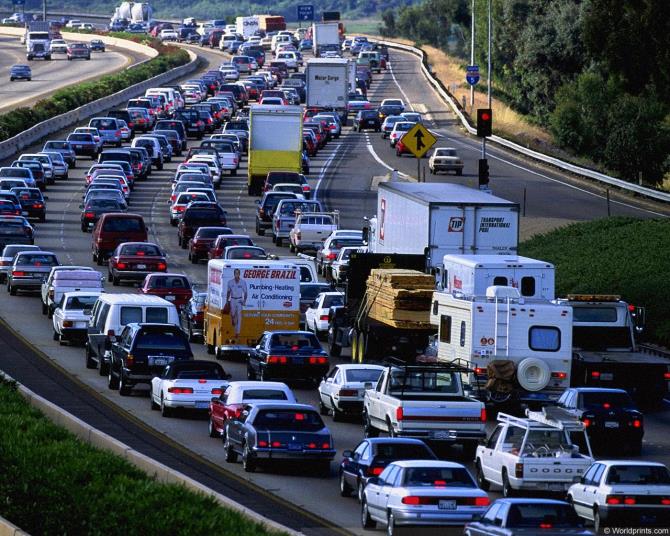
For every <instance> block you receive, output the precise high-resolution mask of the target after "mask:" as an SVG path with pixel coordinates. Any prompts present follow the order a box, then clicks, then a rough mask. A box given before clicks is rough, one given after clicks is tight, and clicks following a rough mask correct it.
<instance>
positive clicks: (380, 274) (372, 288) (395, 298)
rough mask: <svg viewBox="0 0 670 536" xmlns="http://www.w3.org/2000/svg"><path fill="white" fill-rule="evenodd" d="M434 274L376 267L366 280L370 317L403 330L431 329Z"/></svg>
mask: <svg viewBox="0 0 670 536" xmlns="http://www.w3.org/2000/svg"><path fill="white" fill-rule="evenodd" d="M434 289H435V277H434V276H431V275H427V274H424V273H422V272H418V271H416V270H402V269H375V270H372V271H371V272H370V276H369V277H368V280H367V301H368V303H367V305H368V308H369V312H368V316H370V318H373V319H374V320H377V321H379V322H382V323H384V324H387V325H389V326H393V327H397V328H401V329H413V328H414V329H427V328H430V307H431V303H432V298H433V290H434Z"/></svg>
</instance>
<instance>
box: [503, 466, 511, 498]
mask: <svg viewBox="0 0 670 536" xmlns="http://www.w3.org/2000/svg"><path fill="white" fill-rule="evenodd" d="M502 493H503V497H514V488H513V487H512V486H511V484H510V483H509V478H508V477H507V471H506V470H505V469H503V474H502Z"/></svg>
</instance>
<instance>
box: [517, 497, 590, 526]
mask: <svg viewBox="0 0 670 536" xmlns="http://www.w3.org/2000/svg"><path fill="white" fill-rule="evenodd" d="M506 526H507V527H510V528H511V527H514V528H535V529H540V530H541V527H543V526H549V527H552V528H560V527H564V528H569V527H575V526H577V527H579V526H582V522H581V521H580V520H579V517H577V514H576V513H575V511H574V509H573V508H572V506H570V505H569V504H548V503H528V504H522V503H514V504H512V505H510V509H509V513H508V514H507V523H506Z"/></svg>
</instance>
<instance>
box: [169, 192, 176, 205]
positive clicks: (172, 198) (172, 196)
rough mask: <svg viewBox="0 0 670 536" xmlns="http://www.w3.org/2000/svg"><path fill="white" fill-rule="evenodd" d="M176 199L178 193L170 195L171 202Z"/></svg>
mask: <svg viewBox="0 0 670 536" xmlns="http://www.w3.org/2000/svg"><path fill="white" fill-rule="evenodd" d="M175 199H177V195H176V194H172V195H171V196H170V202H171V203H174V200H175Z"/></svg>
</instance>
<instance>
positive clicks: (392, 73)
mask: <svg viewBox="0 0 670 536" xmlns="http://www.w3.org/2000/svg"><path fill="white" fill-rule="evenodd" d="M388 66H389V69H388V70H389V72H390V73H391V77H392V78H393V82H394V83H395V85H396V86H398V89H399V90H400V93H402V96H403V97H405V104H407V105H408V106H409V108H410V110H412V111H414V106H412V103H411V102H410V100H409V97H408V96H407V94H406V93H405V90H404V89H403V88H401V87H400V84H399V83H398V79H397V78H396V77H395V73H394V72H393V65H391V62H390V61H389V63H388Z"/></svg>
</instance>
